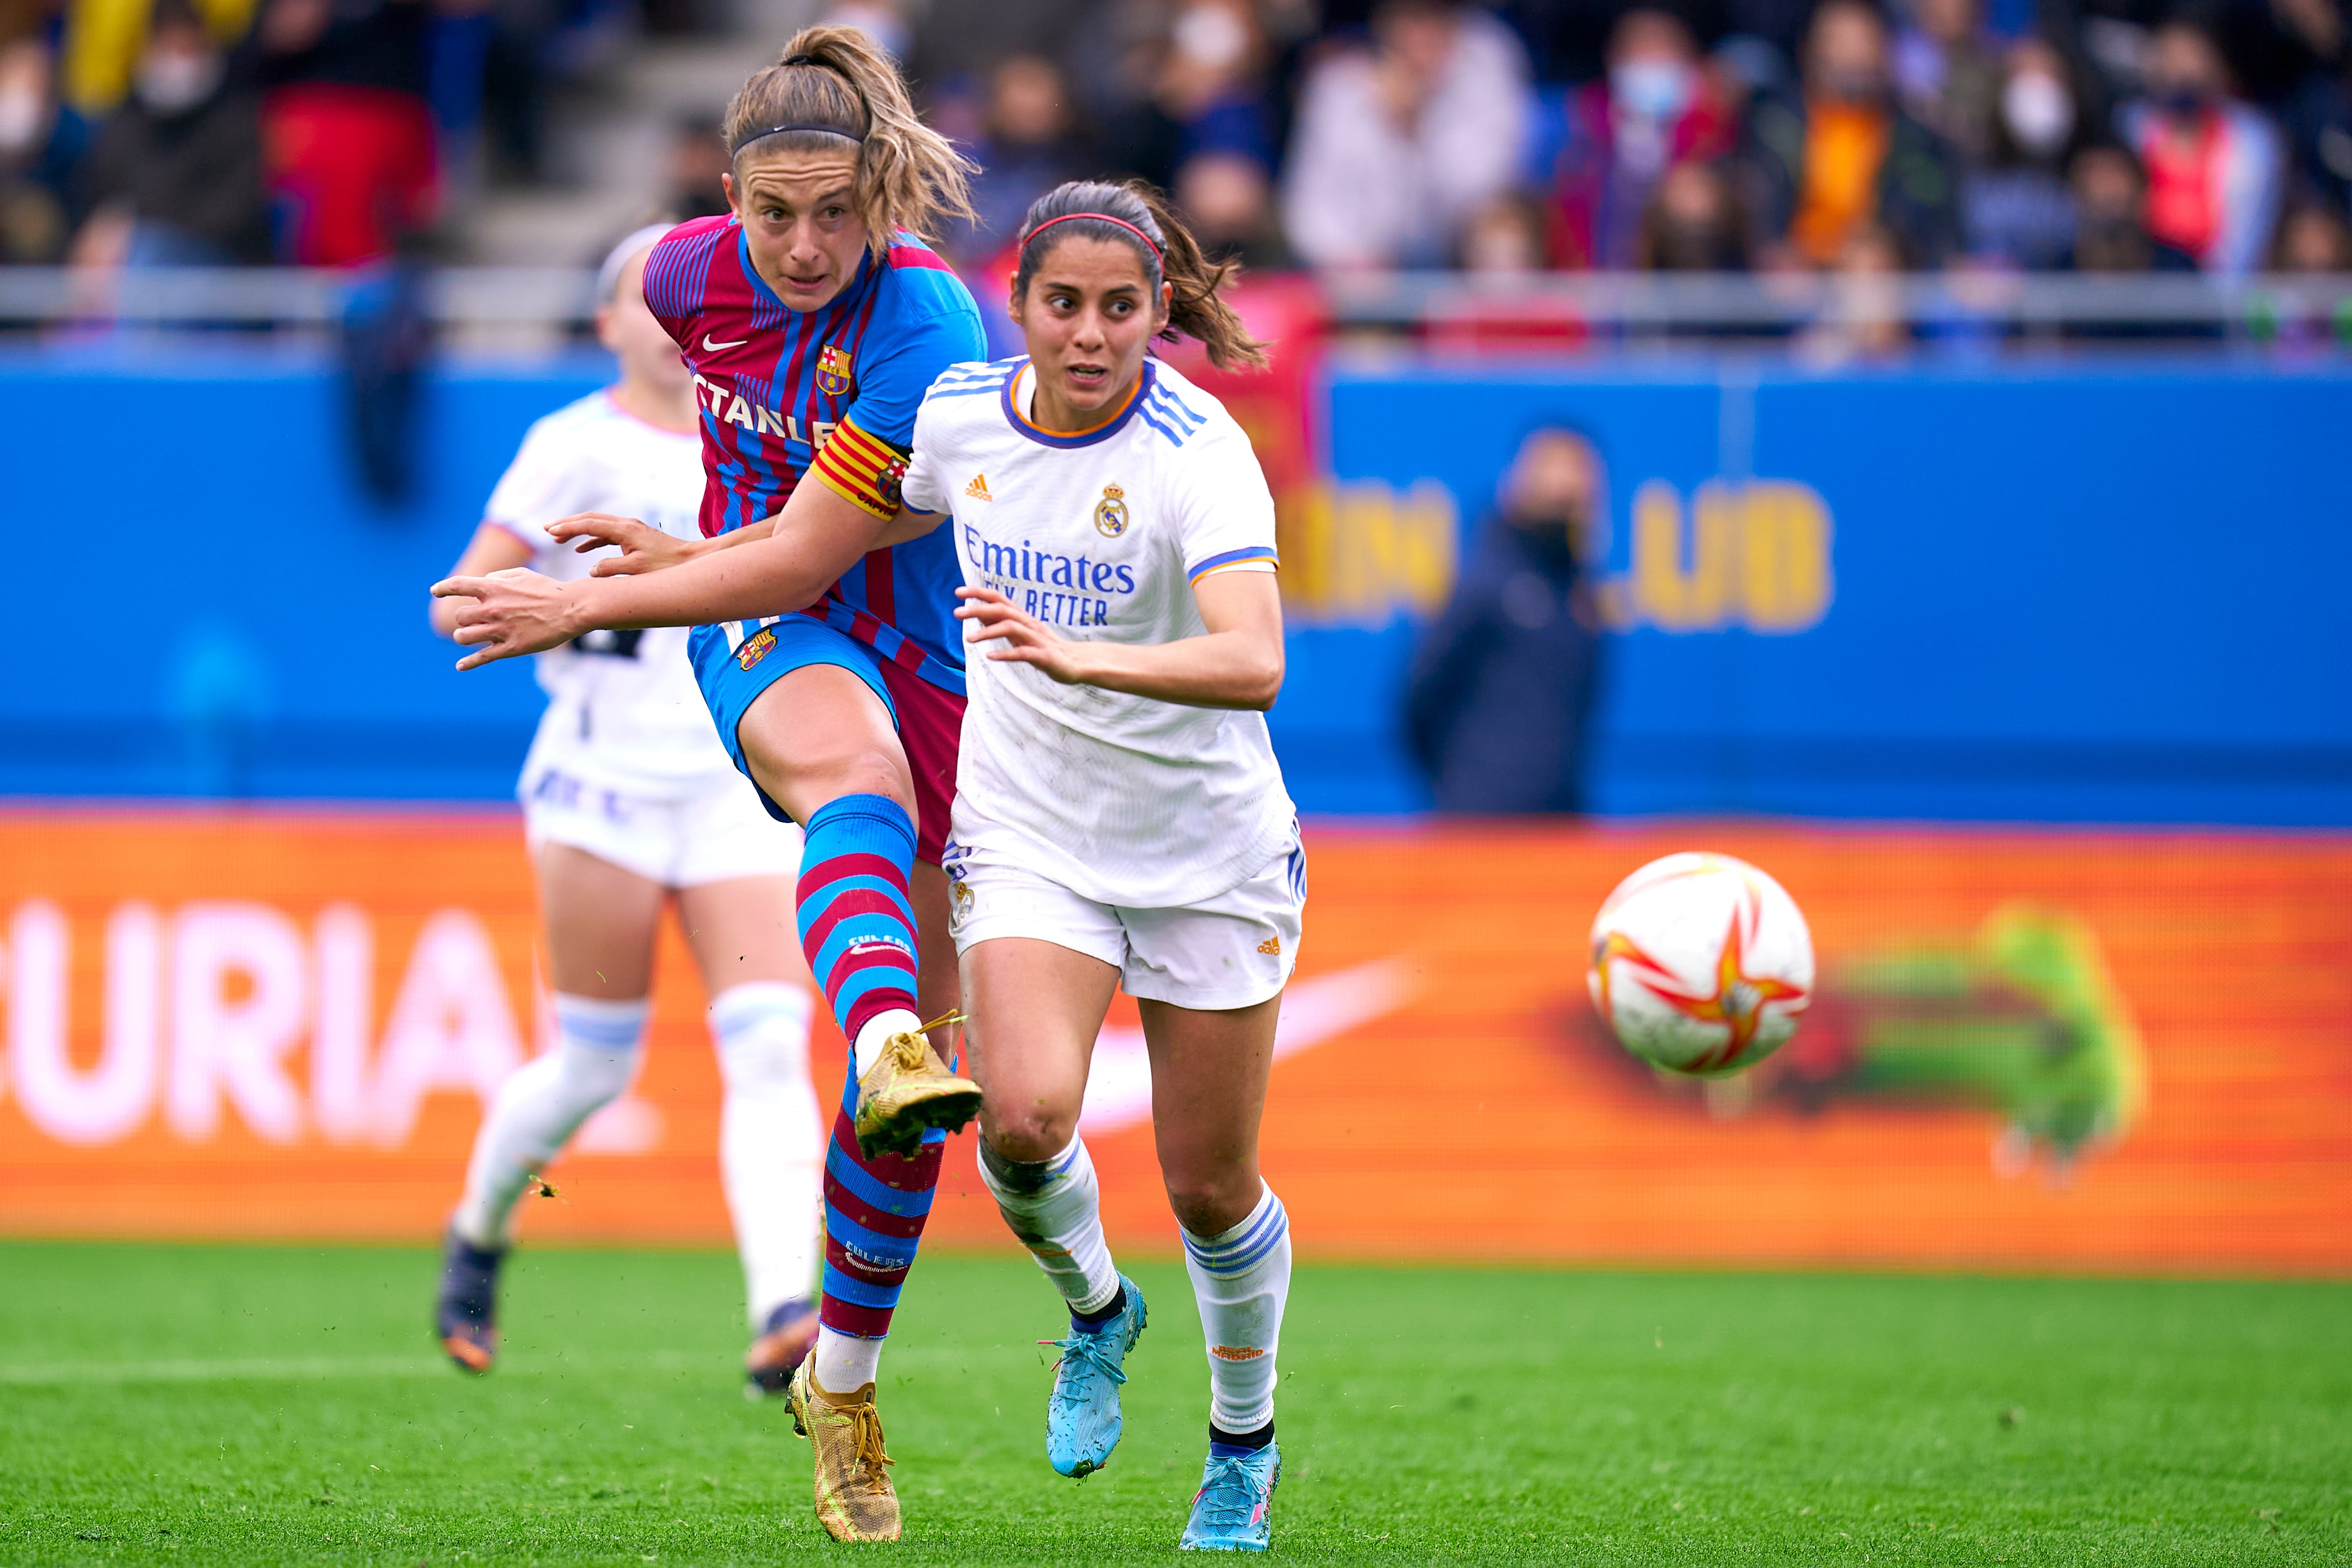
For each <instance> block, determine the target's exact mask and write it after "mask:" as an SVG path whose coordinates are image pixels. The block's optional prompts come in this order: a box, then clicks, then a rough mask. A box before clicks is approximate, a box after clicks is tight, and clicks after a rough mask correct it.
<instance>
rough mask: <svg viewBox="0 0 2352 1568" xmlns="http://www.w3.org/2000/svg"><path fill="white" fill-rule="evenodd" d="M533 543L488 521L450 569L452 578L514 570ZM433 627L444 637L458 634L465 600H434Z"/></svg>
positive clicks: (432, 607)
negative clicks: (458, 619) (458, 623)
mask: <svg viewBox="0 0 2352 1568" xmlns="http://www.w3.org/2000/svg"><path fill="white" fill-rule="evenodd" d="M530 554H531V551H530V546H529V545H527V544H525V543H524V542H523V541H522V540H521V539H520V538H518V537H516V535H515V534H514V533H513V532H512V531H511V530H509V529H507V528H501V527H499V525H498V524H496V523H484V524H483V525H482V526H481V527H480V528H476V529H475V530H474V537H473V538H472V539H471V540H469V541H468V542H467V545H466V553H465V554H464V555H461V556H459V557H458V558H457V565H455V566H453V567H451V568H450V569H449V575H450V576H451V577H488V576H489V575H490V574H491V573H492V572H499V571H510V570H513V569H514V568H516V567H519V566H520V565H522V564H523V563H524V562H525V561H528V560H529V559H530ZM429 602H430V605H431V615H432V620H433V630H434V631H435V632H437V633H439V634H440V635H441V636H444V637H454V636H456V635H457V612H459V611H460V610H461V609H463V608H464V607H465V603H466V601H464V600H462V599H443V598H439V597H437V596H436V598H434V599H433V600H431V601H429Z"/></svg>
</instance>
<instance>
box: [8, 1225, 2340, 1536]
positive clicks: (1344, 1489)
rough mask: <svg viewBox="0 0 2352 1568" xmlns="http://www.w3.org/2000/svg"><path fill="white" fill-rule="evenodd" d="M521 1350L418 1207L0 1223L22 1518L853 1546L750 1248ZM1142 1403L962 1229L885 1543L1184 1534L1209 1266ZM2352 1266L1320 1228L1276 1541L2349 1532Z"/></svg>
mask: <svg viewBox="0 0 2352 1568" xmlns="http://www.w3.org/2000/svg"><path fill="white" fill-rule="evenodd" d="M510 1272H511V1282H510V1286H509V1291H508V1298H507V1306H506V1311H505V1322H506V1332H507V1354H506V1357H505V1359H504V1360H503V1361H502V1362H501V1363H500V1364H499V1369H498V1371H497V1372H495V1373H494V1374H493V1375H490V1376H489V1377H488V1378H487V1379H483V1380H480V1381H471V1380H467V1379H465V1378H462V1377H461V1376H459V1375H457V1373H455V1372H453V1371H451V1370H449V1369H448V1368H447V1367H446V1366H445V1365H444V1364H442V1363H441V1362H440V1361H439V1359H438V1357H437V1355H436V1354H435V1353H434V1352H433V1350H432V1349H431V1347H430V1345H429V1343H427V1340H426V1336H425V1332H424V1327H425V1316H426V1303H427V1299H428V1295H429V1292H430V1290H431V1287H432V1281H433V1276H434V1259H433V1257H432V1256H431V1255H430V1254H429V1253H427V1252H425V1251H421V1250H398V1249H358V1248H336V1249H315V1248H293V1247H278V1248H265V1247H250V1248H230V1247H162V1246H155V1247H149V1246H103V1245H66V1244H55V1245H53V1244H31V1243H12V1244H0V1560H5V1561H6V1562H10V1563H83V1562H89V1563H97V1562H126V1563H130V1562H136V1563H153V1562H174V1563H199V1562H202V1563H281V1562H283V1563H342V1562H349V1563H398V1564H413V1563H434V1564H440V1563H472V1562H500V1563H572V1562H598V1563H706V1562H709V1563H719V1562H737V1563H748V1562H768V1561H773V1560H776V1559H780V1558H799V1557H808V1558H812V1559H814V1558H818V1557H825V1556H831V1557H833V1558H835V1560H839V1558H840V1556H841V1554H842V1553H843V1552H845V1551H849V1550H851V1549H847V1548H842V1547H838V1546H835V1545H834V1544H833V1543H832V1542H828V1541H826V1540H825V1539H824V1535H823V1532H822V1531H819V1530H818V1528H817V1526H816V1524H815V1521H814V1520H813V1519H812V1518H811V1517H810V1513H809V1503H808V1495H809V1483H808V1458H807V1449H806V1448H805V1446H804V1445H803V1444H802V1443H800V1442H799V1441H798V1440H797V1439H795V1438H794V1437H793V1436H792V1427H791V1421H790V1419H789V1417H788V1416H786V1415H785V1414H784V1411H783V1409H782V1406H781V1405H780V1404H775V1403H769V1404H761V1405H753V1404H750V1403H747V1402H746V1401H745V1400H744V1399H743V1398H742V1397H741V1396H740V1394H739V1393H738V1391H737V1390H738V1386H739V1385H738V1382H737V1379H736V1376H735V1373H734V1361H735V1357H736V1356H737V1355H738V1354H740V1349H741V1343H742V1334H741V1333H740V1326H739V1323H738V1321H737V1312H736V1305H735V1303H736V1290H737V1281H736V1274H735V1268H734V1263H733V1260H731V1259H730V1258H726V1257H722V1256H718V1255H713V1254H698V1253H647V1252H596V1251H555V1250H540V1251H532V1252H526V1253H524V1254H522V1255H520V1258H519V1260H518V1261H517V1263H516V1264H515V1266H514V1267H513V1268H512V1270H511V1271H510ZM1135 1272H1136V1273H1137V1274H1138V1276H1139V1279H1140V1280H1141V1281H1142V1283H1143V1286H1144V1289H1145V1291H1146V1292H1147V1294H1148V1296H1149V1298H1150V1303H1151V1308H1152V1312H1153V1318H1152V1325H1151V1328H1150V1332H1149V1333H1146V1334H1145V1336H1144V1339H1143V1342H1142V1343H1141V1345H1140V1346H1139V1348H1138V1350H1137V1352H1136V1354H1135V1355H1134V1356H1133V1357H1131V1358H1130V1360H1129V1370H1130V1373H1131V1375H1132V1381H1131V1382H1129V1385H1128V1387H1127V1394H1128V1400H1127V1437H1126V1440H1125V1442H1124V1443H1123V1444H1122V1446H1121V1447H1120V1448H1119V1450H1118V1457H1117V1458H1116V1459H1115V1460H1114V1462H1113V1463H1112V1465H1111V1467H1110V1468H1109V1469H1108V1470H1106V1471H1104V1472H1103V1473H1101V1474H1100V1475H1098V1476H1096V1477H1094V1478H1093V1479H1089V1480H1087V1481H1086V1482H1084V1483H1073V1482H1070V1481H1066V1480H1064V1479H1061V1478H1060V1477H1058V1476H1055V1475H1054V1474H1053V1473H1052V1472H1051V1471H1049V1470H1048V1469H1046V1466H1045V1457H1044V1437H1043V1428H1044V1406H1045V1390H1046V1386H1047V1382H1048V1374H1047V1371H1046V1364H1047V1358H1048V1357H1049V1356H1050V1355H1051V1354H1052V1353H1051V1352H1049V1351H1044V1350H1040V1349H1038V1348H1037V1347H1036V1346H1035V1345H1034V1343H1033V1342H1034V1341H1035V1340H1037V1339H1040V1338H1043V1337H1047V1336H1050V1335H1052V1334H1054V1333H1058V1332H1060V1320H1059V1317H1058V1314H1057V1312H1055V1303H1054V1301H1053V1300H1052V1298H1051V1295H1050V1292H1049V1291H1048V1290H1047V1287H1046V1286H1045V1283H1044V1281H1041V1280H1040V1279H1039V1278H1038V1277H1037V1275H1036V1272H1035V1270H1034V1267H1033V1266H1032V1265H1031V1264H1030V1263H1029V1262H1028V1260H1026V1259H1025V1258H1023V1257H1010V1258H953V1257H926V1258H925V1259H924V1260H923V1261H922V1263H921V1264H920V1265H919V1268H918V1269H917V1271H916V1275H915V1281H914V1285H913V1288H912V1289H911V1290H910V1291H909V1292H908V1305H907V1306H906V1307H905V1308H904V1309H902V1311H901V1312H900V1315H899V1320H898V1323H899V1329H898V1333H897V1334H896V1335H895V1336H894V1337H893V1339H892V1341H891V1345H890V1349H889V1352H888V1354H887V1356H886V1358H885V1360H884V1363H883V1373H884V1378H885V1391H884V1396H883V1413H884V1416H885V1417H886V1419H887V1423H888V1427H889V1437H890V1447H891V1450H892V1452H893V1453H894V1454H896V1456H897V1457H898V1469H897V1476H898V1486H899V1489H900V1493H901V1496H902V1497H903V1498H904V1500H905V1503H906V1511H907V1540H906V1542H904V1543H902V1544H901V1545H900V1546H899V1547H898V1548H895V1549H891V1548H866V1549H857V1550H859V1551H861V1552H865V1553H866V1558H865V1559H864V1560H867V1561H872V1562H877V1563H879V1562H882V1561H884V1560H885V1559H886V1558H887V1560H889V1561H893V1562H905V1563H1027V1562H1038V1563H1081V1562H1127V1561H1136V1560H1145V1561H1150V1560H1172V1559H1173V1557H1174V1553H1173V1552H1172V1550H1171V1548H1172V1547H1173V1545H1174V1542H1175V1539H1176V1535H1177V1531H1178V1530H1179V1529H1180V1528H1181V1523H1182V1521H1183V1516H1184V1510H1185V1507H1186V1504H1187V1502H1188V1501H1189V1500H1190V1497H1191V1493H1192V1486H1193V1483H1194V1481H1195V1479H1196V1478H1197V1476H1198V1473H1199V1466H1200V1460H1201V1456H1202V1451H1203V1443H1204V1441H1205V1436H1204V1422H1205V1416H1204V1408H1205V1397H1206V1396H1205V1380H1206V1375H1205V1372H1204V1371H1203V1367H1202V1354H1201V1340H1200V1329H1199V1323H1198V1320H1197V1319H1196V1318H1195V1317H1194V1315H1193V1312H1192V1301H1191V1298H1190V1291H1189V1290H1188V1289H1187V1287H1186V1285H1185V1282H1184V1277H1183V1273H1182V1271H1181V1268H1179V1267H1177V1266H1174V1265H1171V1264H1163V1265H1159V1266H1146V1267H1142V1268H1139V1269H1138V1270H1135ZM2347 1322H2352V1287H2347V1286H2345V1285H2328V1284H2229V1283H2185V1282H2180V1283H2147V1282H2128V1281H2053V1280H1981V1279H1938V1278H1926V1277H1905V1278H1883V1277H1861V1276H1837V1275H1769V1274H1603V1273H1586V1272H1566V1271H1562V1272H1504V1271H1487V1270H1404V1269H1380V1268H1364V1269H1340V1268H1309V1269H1302V1270H1300V1271H1299V1276H1298V1280H1297V1289H1296V1291H1295V1292H1294V1294H1293V1296H1292V1298H1291V1304H1290V1315H1289V1319H1288V1322H1287V1323H1286V1332H1285V1334H1284V1346H1283V1375H1284V1380H1283V1389H1282V1405H1281V1415H1280V1425H1281V1429H1282V1436H1283V1447H1284V1454H1285V1474H1284V1478H1283V1482H1282V1489H1281V1490H1280V1492H1279V1493H1278V1494H1277V1496H1276V1545H1275V1550H1276V1553H1278V1554H1279V1555H1282V1556H1286V1557H1292V1558H1297V1559H1302V1560H1310V1561H1316V1562H1334V1563H1339V1562H1345V1563H1358V1562H1362V1563H1424V1562H1430V1561H1464V1562H1472V1561H1475V1562H1525V1563H1572V1562H1638V1563H1821V1562H1831V1563H1865V1562H1868V1563H2070V1564H2071V1563H2118V1564H2125V1563H2128V1564H2143V1563H2341V1562H2344V1561H2347V1558H2352V1348H2347V1336H2346V1334H2345V1333H2344V1329H2345V1326H2346V1324H2347Z"/></svg>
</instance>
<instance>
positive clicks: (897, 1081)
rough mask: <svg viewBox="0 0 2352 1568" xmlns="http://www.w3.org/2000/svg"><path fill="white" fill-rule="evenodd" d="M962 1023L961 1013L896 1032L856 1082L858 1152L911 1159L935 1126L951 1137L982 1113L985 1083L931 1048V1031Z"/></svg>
mask: <svg viewBox="0 0 2352 1568" xmlns="http://www.w3.org/2000/svg"><path fill="white" fill-rule="evenodd" d="M962 1021H963V1015H962V1014H961V1013H950V1014H948V1015H947V1016H946V1017H945V1018H941V1019H932V1020H931V1021H930V1022H929V1023H927V1024H925V1025H923V1026H922V1028H920V1029H918V1030H908V1031H907V1032H906V1033H904V1034H894V1035H892V1036H891V1037H890V1038H889V1039H888V1040H886V1041H885V1042H884V1043H883V1047H882V1054H881V1056H880V1057H879V1058H878V1059H877V1060H876V1061H875V1063H874V1065H873V1066H872V1067H871V1068H869V1069H867V1070H866V1073H865V1074H864V1076H862V1077H860V1078H859V1079H858V1081H857V1115H856V1118H855V1119H854V1121H853V1122H852V1126H853V1128H854V1129H855V1130H856V1134H857V1148H858V1152H859V1153H860V1154H863V1155H865V1156H866V1158H867V1159H869V1160H870V1159H872V1158H873V1157H874V1156H875V1155H905V1156H909V1157H911V1156H912V1155H914V1153H915V1151H916V1150H917V1149H918V1148H919V1147H920V1146H921V1145H922V1142H923V1134H925V1133H928V1132H929V1131H930V1130H931V1129H932V1128H933V1127H943V1128H945V1129H946V1130H947V1131H949V1132H950V1133H952V1132H954V1131H956V1130H957V1129H958V1128H960V1127H961V1126H962V1125H963V1124H965V1123H967V1122H969V1121H971V1119H972V1118H973V1117H974V1116H977V1115H979V1114H980V1085H979V1084H977V1083H974V1082H972V1081H971V1079H969V1078H966V1077H964V1076H963V1075H962V1074H961V1073H958V1072H954V1071H950V1069H949V1067H948V1064H947V1063H946V1062H944V1061H940V1053H939V1052H938V1051H933V1050H932V1049H931V1040H930V1031H931V1030H935V1029H938V1028H939V1027H940V1025H942V1024H958V1023H961V1022H962Z"/></svg>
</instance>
